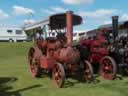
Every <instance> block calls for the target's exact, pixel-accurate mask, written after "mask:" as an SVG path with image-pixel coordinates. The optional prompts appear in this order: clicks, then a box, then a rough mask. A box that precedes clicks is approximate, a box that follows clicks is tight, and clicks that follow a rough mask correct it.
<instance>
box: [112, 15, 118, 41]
mask: <svg viewBox="0 0 128 96" xmlns="http://www.w3.org/2000/svg"><path fill="white" fill-rule="evenodd" d="M112 33H113V40H114V41H115V39H116V37H117V36H118V16H112Z"/></svg>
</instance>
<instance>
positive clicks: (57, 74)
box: [52, 63, 65, 88]
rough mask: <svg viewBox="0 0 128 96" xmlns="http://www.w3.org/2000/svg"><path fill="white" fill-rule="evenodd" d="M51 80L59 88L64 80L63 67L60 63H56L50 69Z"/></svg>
mask: <svg viewBox="0 0 128 96" xmlns="http://www.w3.org/2000/svg"><path fill="white" fill-rule="evenodd" d="M52 80H53V83H54V84H55V86H56V87H57V88H61V87H62V86H63V84H64V81H65V71H64V67H63V66H62V64H60V63H56V64H55V66H54V67H53V70H52Z"/></svg>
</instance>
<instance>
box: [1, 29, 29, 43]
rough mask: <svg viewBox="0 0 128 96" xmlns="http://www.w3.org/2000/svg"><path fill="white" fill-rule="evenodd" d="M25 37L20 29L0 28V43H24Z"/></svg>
mask: <svg viewBox="0 0 128 96" xmlns="http://www.w3.org/2000/svg"><path fill="white" fill-rule="evenodd" d="M26 40H27V35H26V33H25V32H24V31H23V30H22V28H20V27H0V41H8V42H17V41H26Z"/></svg>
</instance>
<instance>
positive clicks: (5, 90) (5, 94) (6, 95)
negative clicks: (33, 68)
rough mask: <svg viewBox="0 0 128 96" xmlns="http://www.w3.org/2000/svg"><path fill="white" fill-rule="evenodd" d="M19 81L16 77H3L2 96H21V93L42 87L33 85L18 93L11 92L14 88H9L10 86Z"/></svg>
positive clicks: (0, 82)
mask: <svg viewBox="0 0 128 96" xmlns="http://www.w3.org/2000/svg"><path fill="white" fill-rule="evenodd" d="M17 80H18V79H17V78H14V77H3V78H1V77H0V96H21V94H20V92H23V91H26V90H29V89H33V88H37V87H41V85H33V86H29V87H27V88H23V89H18V90H16V91H10V90H12V89H13V87H12V86H9V84H11V83H13V82H15V81H17Z"/></svg>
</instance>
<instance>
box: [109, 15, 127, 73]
mask: <svg viewBox="0 0 128 96" xmlns="http://www.w3.org/2000/svg"><path fill="white" fill-rule="evenodd" d="M112 21H113V42H112V43H111V47H110V48H109V50H110V51H109V53H110V56H112V57H113V58H114V59H115V61H116V63H117V65H116V66H117V70H118V73H121V74H122V73H123V74H125V75H128V34H127V35H126V36H119V34H118V16H113V17H112ZM126 23H127V22H126ZM127 25H128V24H125V23H124V25H123V26H127Z"/></svg>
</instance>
